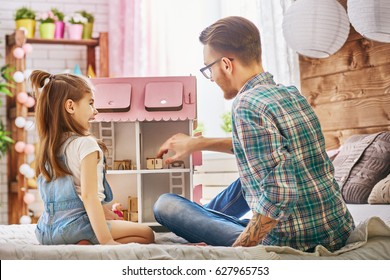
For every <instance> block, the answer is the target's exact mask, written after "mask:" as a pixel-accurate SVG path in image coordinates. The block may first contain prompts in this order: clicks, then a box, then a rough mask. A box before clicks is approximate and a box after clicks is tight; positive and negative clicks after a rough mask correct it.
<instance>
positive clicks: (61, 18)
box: [51, 8, 65, 39]
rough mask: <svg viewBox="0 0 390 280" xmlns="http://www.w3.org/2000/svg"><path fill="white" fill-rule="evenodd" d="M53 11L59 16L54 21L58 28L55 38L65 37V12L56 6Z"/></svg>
mask: <svg viewBox="0 0 390 280" xmlns="http://www.w3.org/2000/svg"><path fill="white" fill-rule="evenodd" d="M51 12H52V13H53V14H54V16H55V17H56V18H57V20H56V21H55V22H54V24H55V26H56V28H55V31H54V38H55V39H63V38H64V33H65V22H64V17H65V15H64V13H62V12H60V11H59V10H58V9H56V8H52V9H51Z"/></svg>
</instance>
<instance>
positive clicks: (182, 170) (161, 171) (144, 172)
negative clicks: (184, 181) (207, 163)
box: [107, 168, 191, 175]
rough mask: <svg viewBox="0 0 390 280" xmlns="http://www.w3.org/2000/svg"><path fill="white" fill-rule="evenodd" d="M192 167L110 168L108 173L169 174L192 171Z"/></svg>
mask: <svg viewBox="0 0 390 280" xmlns="http://www.w3.org/2000/svg"><path fill="white" fill-rule="evenodd" d="M190 171H191V169H189V168H183V169H154V170H148V169H142V170H108V171H107V174H113V175H121V174H122V175H125V174H169V173H176V172H182V173H185V172H190Z"/></svg>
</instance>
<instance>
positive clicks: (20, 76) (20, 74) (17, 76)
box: [13, 71, 24, 83]
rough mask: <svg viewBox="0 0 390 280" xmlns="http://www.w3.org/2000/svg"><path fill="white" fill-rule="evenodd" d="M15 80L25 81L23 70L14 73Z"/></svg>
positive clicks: (18, 81)
mask: <svg viewBox="0 0 390 280" xmlns="http://www.w3.org/2000/svg"><path fill="white" fill-rule="evenodd" d="M13 78H14V81H15V82H17V83H21V82H23V81H24V74H23V72H21V71H16V72H15V73H14V75H13Z"/></svg>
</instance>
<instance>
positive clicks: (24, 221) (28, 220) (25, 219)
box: [19, 215, 31, 225]
mask: <svg viewBox="0 0 390 280" xmlns="http://www.w3.org/2000/svg"><path fill="white" fill-rule="evenodd" d="M19 223H21V224H22V225H26V224H31V217H30V216H26V215H25V216H22V217H20V220H19Z"/></svg>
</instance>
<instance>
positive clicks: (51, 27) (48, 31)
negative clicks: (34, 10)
mask: <svg viewBox="0 0 390 280" xmlns="http://www.w3.org/2000/svg"><path fill="white" fill-rule="evenodd" d="M56 20H57V17H56V16H55V15H54V13H53V12H52V11H48V12H43V13H40V14H38V16H37V21H39V22H40V23H41V24H40V25H39V34H40V35H41V38H42V39H54V31H55V28H56V25H55V24H54V23H55V22H56Z"/></svg>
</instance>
